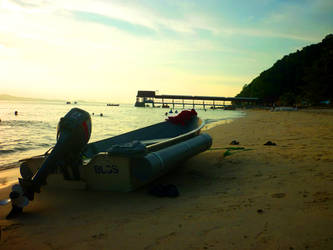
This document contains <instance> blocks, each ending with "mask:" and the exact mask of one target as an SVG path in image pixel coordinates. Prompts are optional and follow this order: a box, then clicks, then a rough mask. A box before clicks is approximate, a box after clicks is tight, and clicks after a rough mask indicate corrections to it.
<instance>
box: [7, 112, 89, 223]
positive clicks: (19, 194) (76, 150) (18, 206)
mask: <svg viewBox="0 0 333 250" xmlns="http://www.w3.org/2000/svg"><path fill="white" fill-rule="evenodd" d="M90 134H91V118H90V115H89V113H88V112H86V111H84V110H82V109H79V108H73V109H71V110H70V111H69V112H68V113H67V114H66V115H65V117H63V118H61V119H60V121H59V124H58V129H57V143H56V145H55V146H54V148H53V150H52V151H51V153H50V154H49V156H48V157H47V158H46V160H45V161H44V163H43V165H42V166H41V167H40V168H39V169H38V171H37V173H36V174H35V176H33V174H32V172H31V171H30V173H31V174H29V170H30V169H29V170H26V171H24V172H25V174H24V175H25V176H23V174H22V177H23V179H21V178H19V183H20V185H18V184H16V185H14V186H13V189H12V192H11V193H10V195H9V197H10V198H11V201H12V210H11V211H10V213H9V214H8V215H7V219H10V218H13V217H16V216H17V215H18V214H20V213H22V210H23V207H24V206H26V205H27V204H28V202H29V201H28V200H31V201H32V200H33V199H34V194H35V193H39V192H40V188H41V186H42V185H46V179H47V177H48V175H49V174H51V173H53V172H55V171H56V169H57V167H59V168H60V169H61V170H62V172H63V174H64V177H65V179H66V178H69V175H68V169H67V168H68V167H71V168H72V172H73V175H74V178H76V179H79V178H80V176H79V170H78V165H79V164H82V162H81V155H80V154H81V151H82V150H83V148H84V147H85V145H86V144H87V143H88V141H89V138H90ZM21 173H22V169H21Z"/></svg>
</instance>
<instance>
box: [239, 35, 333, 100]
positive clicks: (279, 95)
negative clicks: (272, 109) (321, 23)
mask: <svg viewBox="0 0 333 250" xmlns="http://www.w3.org/2000/svg"><path fill="white" fill-rule="evenodd" d="M236 97H257V98H260V99H261V100H262V101H263V102H264V103H266V104H267V103H271V104H273V103H276V104H278V105H299V106H309V105H319V104H321V103H323V102H326V103H327V101H329V102H330V103H331V104H332V102H333V34H329V35H327V36H326V37H325V38H324V39H323V40H322V42H320V43H318V44H312V45H310V46H307V47H304V48H303V49H302V50H301V51H299V50H297V52H295V53H291V54H289V55H286V56H284V57H283V58H282V59H280V60H278V61H277V62H275V63H274V65H273V66H272V67H271V68H269V69H268V70H265V71H263V72H262V73H261V74H260V75H259V76H258V77H256V78H255V79H253V80H252V82H251V83H250V84H245V85H244V87H243V89H242V91H241V92H240V93H239V94H238V95H237V96H236Z"/></svg>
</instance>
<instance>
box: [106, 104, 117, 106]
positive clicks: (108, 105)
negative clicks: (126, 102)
mask: <svg viewBox="0 0 333 250" xmlns="http://www.w3.org/2000/svg"><path fill="white" fill-rule="evenodd" d="M106 106H119V104H115V103H108V104H106Z"/></svg>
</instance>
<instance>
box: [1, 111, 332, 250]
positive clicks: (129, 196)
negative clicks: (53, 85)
mask: <svg viewBox="0 0 333 250" xmlns="http://www.w3.org/2000/svg"><path fill="white" fill-rule="evenodd" d="M246 112H247V116H245V117H241V118H239V119H235V120H234V121H233V122H232V123H228V124H224V125H221V126H218V127H214V128H212V129H210V130H207V131H205V132H206V133H209V134H210V135H211V136H212V137H213V145H212V149H211V150H208V151H205V152H203V153H201V154H199V155H197V156H195V157H193V158H191V159H189V160H188V161H187V162H186V163H184V164H183V165H182V166H181V167H180V168H178V169H176V170H174V171H172V172H170V173H169V174H167V175H165V176H163V177H161V178H160V179H158V180H157V181H156V182H157V183H165V184H168V183H170V184H174V185H176V186H177V188H178V189H179V192H180V196H179V197H177V198H175V199H171V198H157V197H153V196H150V195H148V194H147V191H148V188H149V186H146V187H143V188H141V189H139V190H136V191H133V192H130V193H116V192H89V191H78V190H50V191H47V192H41V193H40V194H38V195H37V196H36V199H35V200H34V201H33V202H32V203H31V204H30V205H29V206H28V207H27V208H26V209H25V214H24V216H23V217H22V218H18V219H16V220H13V221H5V220H3V218H4V217H5V215H6V214H7V213H8V207H6V206H2V207H0V225H1V226H2V229H3V231H2V241H1V242H0V248H1V249H37V248H42V249H52V248H53V249H54V248H57V249H96V248H98V249H161V248H163V249H329V248H330V247H331V246H332V245H333V232H332V226H333V213H332V211H333V192H332V190H333V169H332V164H333V116H332V115H331V114H326V113H322V112H303V111H301V110H299V111H296V112H295V111H291V112H290V111H279V112H270V111H265V110H247V111H246ZM232 140H237V141H239V142H240V144H239V145H237V146H235V147H243V148H244V149H247V150H232V151H230V154H228V155H225V152H226V150H227V149H225V148H227V147H234V146H233V145H230V142H231V141H232ZM267 141H272V142H274V143H276V146H264V144H265V143H266V142H267ZM156 182H155V183H156ZM7 192H8V190H7ZM7 195H8V193H6V190H0V198H1V199H3V198H6V197H7ZM36 225H38V226H36Z"/></svg>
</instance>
